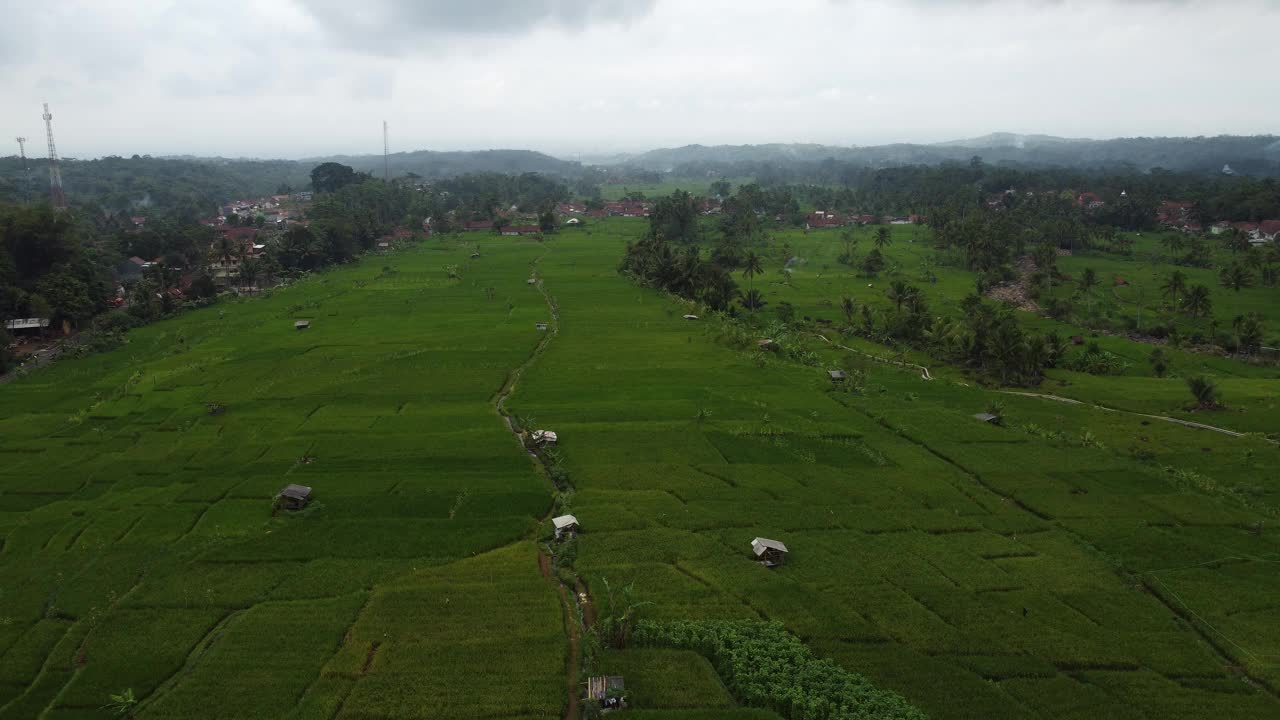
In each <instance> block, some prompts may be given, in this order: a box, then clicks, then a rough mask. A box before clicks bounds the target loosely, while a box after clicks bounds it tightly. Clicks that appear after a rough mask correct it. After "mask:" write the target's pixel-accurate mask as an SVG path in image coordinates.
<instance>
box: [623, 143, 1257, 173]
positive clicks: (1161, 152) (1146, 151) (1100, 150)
mask: <svg viewBox="0 0 1280 720" xmlns="http://www.w3.org/2000/svg"><path fill="white" fill-rule="evenodd" d="M975 155H978V156H981V157H982V159H983V160H984V161H986V162H988V163H1007V164H1013V165H1023V166H1032V167H1035V166H1040V167H1048V166H1060V167H1072V168H1079V169H1136V170H1138V171H1146V170H1150V169H1151V168H1156V167H1161V168H1165V169H1167V170H1178V171H1185V172H1198V173H1217V172H1220V171H1221V170H1222V167H1223V166H1224V165H1230V166H1231V167H1232V168H1233V169H1234V170H1235V171H1236V172H1238V173H1246V174H1251V175H1280V139H1278V138H1277V137H1276V136H1274V135H1255V136H1233V135H1221V136H1217V137H1194V138H1118V139H1114V140H1086V139H1071V138H1059V137H1053V136H1050V135H1017V134H1014V133H993V134H991V135H986V136H984V137H980V138H971V139H968V140H956V141H952V142H945V143H936V144H931V145H921V144H909V143H902V144H894V145H875V146H867V147H844V146H837V145H812V144H768V145H716V146H705V145H687V146H685V147H681V148H665V149H659V150H651V151H649V152H646V153H641V154H639V155H637V156H635V157H633V158H631V159H629V160H628V161H627V162H626V164H627V165H629V166H632V167H637V168H642V169H645V170H657V171H662V172H671V171H677V170H683V171H692V172H696V173H698V174H701V173H705V172H709V171H723V172H726V173H727V172H732V171H733V170H734V168H735V166H736V167H738V168H739V169H741V167H742V166H750V165H757V166H758V165H776V166H786V165H794V164H802V163H820V162H823V161H827V160H834V161H839V162H849V163H855V164H862V165H868V166H872V167H891V166H894V165H906V164H934V163H940V162H945V161H949V160H952V161H966V160H968V159H970V158H972V157H973V156H975Z"/></svg>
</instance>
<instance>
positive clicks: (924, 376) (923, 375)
mask: <svg viewBox="0 0 1280 720" xmlns="http://www.w3.org/2000/svg"><path fill="white" fill-rule="evenodd" d="M814 334H815V335H817V336H818V338H819V339H821V340H822V342H824V343H826V344H828V345H830V346H832V347H837V348H840V349H841V350H844V351H846V352H851V353H856V354H858V355H862V356H864V357H869V358H871V359H872V360H875V361H876V362H882V363H887V364H889V365H897V366H898V367H905V368H915V369H916V370H919V371H920V379H921V380H932V379H933V376H932V375H930V374H929V368H927V367H925V366H923V365H916V364H915V363H909V362H905V361H899V360H890V359H889V358H882V357H880V356H879V355H872V354H871V353H868V352H863V351H861V350H854V349H853V348H851V347H849V346H847V345H841V344H839V343H833V342H831V341H830V340H828V339H827V337H826V336H825V335H823V334H821V333H814Z"/></svg>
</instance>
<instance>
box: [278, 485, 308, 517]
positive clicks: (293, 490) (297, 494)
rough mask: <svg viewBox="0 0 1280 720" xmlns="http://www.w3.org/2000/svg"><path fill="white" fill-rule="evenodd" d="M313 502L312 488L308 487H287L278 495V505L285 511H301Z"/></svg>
mask: <svg viewBox="0 0 1280 720" xmlns="http://www.w3.org/2000/svg"><path fill="white" fill-rule="evenodd" d="M309 502H311V488H309V487H307V486H306V485H294V484H292V483H291V484H289V485H286V486H285V488H284V489H283V490H281V491H280V492H279V493H277V494H276V503H277V505H278V506H279V507H282V508H284V509H285V510H301V509H302V508H304V507H306V506H307V503H309Z"/></svg>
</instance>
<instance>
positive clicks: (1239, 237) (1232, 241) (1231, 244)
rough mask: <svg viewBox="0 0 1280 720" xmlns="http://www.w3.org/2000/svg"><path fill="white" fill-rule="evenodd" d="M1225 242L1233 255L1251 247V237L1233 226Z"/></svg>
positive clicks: (1224, 239)
mask: <svg viewBox="0 0 1280 720" xmlns="http://www.w3.org/2000/svg"><path fill="white" fill-rule="evenodd" d="M1223 242H1224V243H1226V246H1227V249H1228V250H1230V251H1231V254H1232V256H1234V255H1235V254H1236V253H1238V252H1240V251H1241V250H1248V249H1249V238H1248V236H1246V235H1245V234H1244V233H1243V232H1242V231H1241V230H1240V228H1231V229H1230V230H1228V231H1227V236H1226V237H1225V238H1223Z"/></svg>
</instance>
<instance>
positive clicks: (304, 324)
mask: <svg viewBox="0 0 1280 720" xmlns="http://www.w3.org/2000/svg"><path fill="white" fill-rule="evenodd" d="M309 327H311V321H310V320H299V321H298V322H296V323H294V324H293V329H294V330H306V329H307V328H309Z"/></svg>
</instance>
